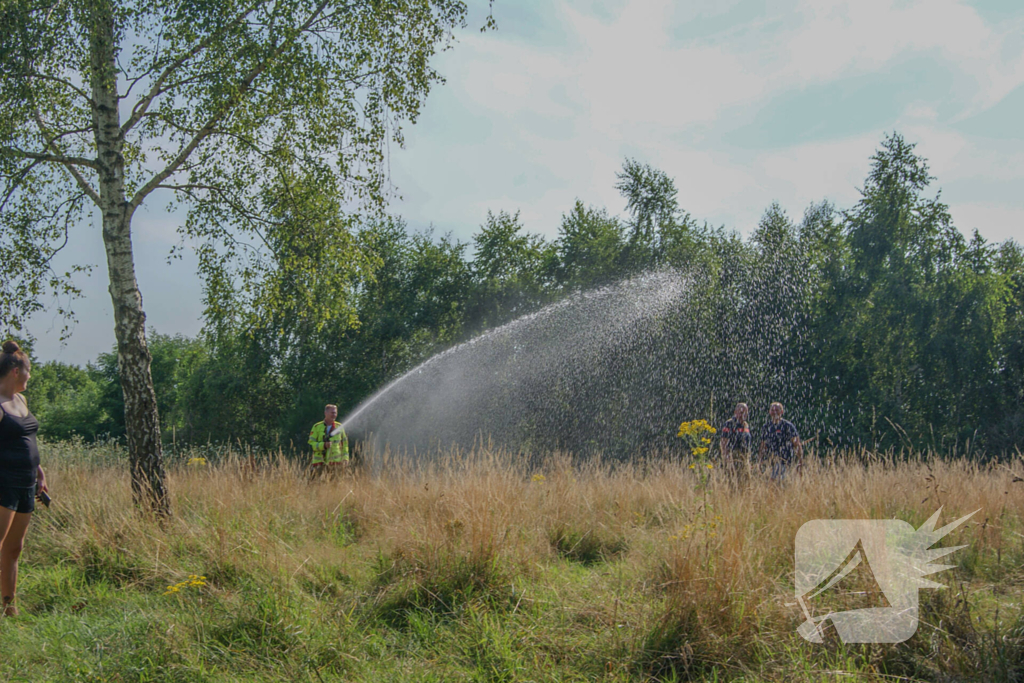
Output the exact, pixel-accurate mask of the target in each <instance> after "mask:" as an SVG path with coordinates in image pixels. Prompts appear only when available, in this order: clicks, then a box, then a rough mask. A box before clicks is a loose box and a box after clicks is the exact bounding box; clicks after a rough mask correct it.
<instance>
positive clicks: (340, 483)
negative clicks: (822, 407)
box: [0, 445, 1024, 683]
mask: <svg viewBox="0 0 1024 683" xmlns="http://www.w3.org/2000/svg"><path fill="white" fill-rule="evenodd" d="M45 457H46V462H45V464H46V465H47V466H48V469H47V471H48V476H49V478H50V486H51V489H52V494H53V497H54V504H53V507H51V508H50V509H49V510H45V509H44V510H40V511H39V512H37V514H36V515H35V518H34V520H33V523H32V527H31V528H30V530H29V536H28V539H27V542H26V549H25V553H24V555H23V559H22V564H21V575H20V582H19V591H18V604H19V606H20V608H21V615H20V616H18V617H16V618H10V619H5V620H2V621H0V653H2V654H0V680H4V681H8V680H17V681H182V682H184V681H252V680H260V681H310V682H314V683H318V682H321V681H323V682H326V681H341V680H345V681H349V680H351V681H388V680H402V681H406V682H412V681H455V680H466V681H584V680H605V681H645V680H665V681H671V680H710V681H785V682H786V683H795V682H798V681H825V680H828V681H831V680H844V681H845V680H862V681H895V680H927V681H1020V680H1024V618H1022V616H1021V614H1022V613H1021V587H1022V586H1024V572H1022V560H1024V536H1022V534H1024V523H1022V522H1024V520H1022V514H1024V483H1022V482H1021V478H1024V463H1022V462H1021V461H1020V459H1019V458H1018V459H1017V460H1012V461H1008V462H1004V463H1002V464H991V465H984V466H979V465H977V464H972V463H969V462H966V461H963V460H947V459H940V458H937V457H926V456H915V457H912V458H910V459H897V458H894V457H885V456H877V455H872V454H866V453H865V454H859V455H855V454H849V453H847V454H842V455H834V454H833V455H830V456H829V457H828V458H822V459H821V460H820V461H819V460H814V459H809V464H808V466H807V467H805V468H804V470H803V471H802V472H800V473H797V474H794V475H793V476H791V477H790V478H789V480H788V481H787V482H786V484H785V485H784V486H776V485H773V484H771V483H768V482H765V481H764V480H763V479H761V478H757V477H755V478H753V479H752V480H750V481H748V482H746V483H742V484H737V483H735V482H729V481H728V480H727V479H725V478H724V477H722V476H721V473H719V472H714V471H706V472H705V473H706V475H708V476H705V475H702V474H697V472H698V469H690V468H689V467H688V464H687V463H657V462H652V463H648V464H645V465H630V466H621V465H620V466H617V467H610V466H602V465H598V464H590V465H586V466H576V467H574V466H572V465H571V464H570V463H569V462H568V461H567V460H566V459H558V458H554V459H551V460H550V461H548V462H546V463H545V464H543V465H542V466H541V467H540V468H539V469H538V468H536V467H534V468H530V469H527V467H526V466H525V465H521V464H517V463H519V462H521V461H519V460H517V459H515V458H511V457H506V456H503V455H501V454H495V453H488V452H484V453H477V454H473V455H462V456H452V457H449V458H447V459H445V460H444V461H441V462H438V463H436V464H435V465H433V466H431V467H429V468H423V469H421V470H420V471H411V470H408V469H406V468H402V467H399V466H398V465H396V464H388V463H385V464H384V465H383V467H382V468H381V470H380V472H379V473H378V474H375V475H371V474H368V473H365V472H357V473H355V474H349V475H346V476H344V477H340V478H338V479H336V480H333V481H316V482H308V481H306V479H305V478H304V474H303V473H302V472H301V471H300V470H299V468H298V467H296V466H295V465H294V464H292V463H290V462H289V461H287V460H284V459H278V460H276V461H269V462H265V463H263V466H262V467H261V469H260V471H259V472H258V473H257V474H256V475H254V476H250V475H247V474H246V473H245V472H244V471H243V470H242V468H241V467H239V464H238V461H237V459H235V458H234V457H232V456H230V455H226V456H224V457H223V458H222V459H221V460H219V461H218V460H216V459H214V458H212V457H211V458H210V463H211V464H209V465H193V466H189V465H187V464H185V463H184V461H182V462H181V463H180V464H176V465H172V466H171V468H170V472H169V486H170V490H171V493H172V496H173V509H174V515H173V517H172V518H171V519H170V520H166V521H163V522H161V521H159V520H154V519H149V518H147V517H145V516H143V515H140V514H139V513H138V512H137V511H136V510H135V509H134V508H133V506H132V504H131V499H130V493H129V486H128V481H127V474H126V469H125V467H124V465H123V462H122V459H121V458H122V456H121V455H120V453H118V452H117V450H116V449H114V448H111V447H94V448H84V447H82V446H80V445H78V446H76V445H65V446H61V445H49V446H48V447H47V448H46V449H45ZM822 462H827V463H829V464H827V465H826V464H819V463H822ZM939 506H942V507H943V512H942V516H941V519H940V524H941V523H946V522H948V521H951V520H953V519H955V518H957V517H959V516H961V515H963V514H966V513H968V512H971V511H973V510H975V509H978V508H981V511H980V512H979V513H978V514H977V515H975V516H974V517H973V518H972V519H971V520H970V521H969V522H967V523H966V524H965V525H963V526H962V527H960V528H959V529H957V530H956V531H954V532H953V533H952V534H951V535H950V536H949V537H947V538H946V539H945V540H944V541H942V542H941V543H940V545H962V544H966V545H967V547H966V548H964V549H963V550H960V551H958V552H956V553H954V554H953V555H951V556H949V558H950V559H949V560H948V562H949V563H950V564H956V567H955V568H954V569H952V570H949V571H946V572H943V573H939V574H937V575H935V576H934V577H932V578H933V579H935V580H937V581H939V582H941V583H943V584H946V585H948V586H949V587H948V588H946V589H944V590H923V591H922V593H921V600H922V610H921V625H920V627H919V629H918V631H917V634H916V635H915V636H914V637H913V638H911V639H910V640H909V641H907V642H905V643H901V644H898V645H848V646H844V645H843V644H842V643H841V642H839V641H838V640H837V639H836V638H831V639H826V642H825V643H824V644H819V645H814V644H811V643H807V642H805V641H804V640H802V639H801V638H800V637H799V636H798V635H797V633H796V627H797V626H798V625H799V624H800V622H801V621H802V617H801V613H800V611H799V608H798V607H795V606H792V605H790V604H789V603H791V602H792V601H793V588H792V585H793V584H792V582H793V543H794V537H795V535H796V532H797V530H798V529H799V527H800V526H801V525H802V524H803V523H804V522H806V521H808V520H811V519H816V518H893V517H895V518H899V519H903V520H906V521H908V522H910V523H912V524H913V525H914V526H915V527H917V526H919V525H920V524H922V523H923V522H924V521H925V520H926V519H927V518H928V517H929V516H931V514H932V513H933V512H934V511H935V510H936V509H937V508H938V507H939ZM170 586H174V588H171V589H169V587H170Z"/></svg>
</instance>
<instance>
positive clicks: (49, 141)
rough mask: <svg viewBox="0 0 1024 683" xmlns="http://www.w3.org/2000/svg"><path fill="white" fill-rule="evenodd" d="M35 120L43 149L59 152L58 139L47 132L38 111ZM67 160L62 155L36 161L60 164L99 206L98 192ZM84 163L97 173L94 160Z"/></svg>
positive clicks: (96, 165) (87, 160) (97, 166)
mask: <svg viewBox="0 0 1024 683" xmlns="http://www.w3.org/2000/svg"><path fill="white" fill-rule="evenodd" d="M35 120H36V126H38V127H39V133H40V134H41V135H42V136H43V140H44V141H45V143H46V144H45V146H44V147H43V149H50V148H51V147H52V148H53V149H55V150H56V151H57V152H60V148H59V147H57V143H56V140H57V139H58V138H57V137H54V136H52V135H50V134H49V133H48V132H47V130H46V125H45V124H44V123H43V116H42V114H40V113H39V110H38V109H37V110H36V111H35ZM68 158H69V157H65V156H64V155H59V156H57V157H56V158H55V159H38V161H54V162H56V163H59V164H62V165H63V166H64V168H66V169H67V170H68V173H70V174H71V177H72V178H74V179H75V182H76V183H78V186H79V187H80V188H82V192H85V193H86V194H87V195H89V199H91V200H92V201H93V202H94V203H95V204H96V206H99V205H100V194H99V192H97V191H96V190H94V189H93V187H92V185H90V184H89V181H88V180H86V179H85V176H83V175H82V173H81V171H79V170H78V169H77V168H75V164H74V163H71V162H70V161H65V159H68ZM75 158H76V157H70V159H75ZM84 161H86V162H90V163H86V164H85V165H86V166H89V167H91V168H93V169H94V170H96V171H97V172H98V171H99V163H98V162H97V161H96V160H95V159H85V160H84Z"/></svg>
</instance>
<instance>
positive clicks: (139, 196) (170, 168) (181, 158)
mask: <svg viewBox="0 0 1024 683" xmlns="http://www.w3.org/2000/svg"><path fill="white" fill-rule="evenodd" d="M328 2H329V0H321V2H320V4H319V5H318V6H317V8H316V9H315V10H313V13H312V14H310V15H309V18H308V19H307V20H306V23H304V24H303V25H302V26H301V27H299V29H298V30H297V31H296V32H295V37H297V36H299V35H301V34H302V33H303V32H305V31H306V29H308V28H309V27H310V25H312V24H313V22H314V21H316V18H317V17H318V16H319V15H320V13H321V12H323V11H324V8H325V7H327V5H328ZM295 37H292V38H290V39H288V40H286V41H284V42H283V43H282V44H281V45H280V46H278V47H277V48H276V49H275V50H274V51H272V52H271V53H270V54H269V55H267V57H266V59H264V60H263V61H262V62H260V63H259V64H257V65H256V66H255V67H254V68H253V69H252V70H251V71H250V72H249V73H248V74H246V75H245V78H243V79H242V81H241V82H240V83H239V84H238V88H237V90H236V91H235V92H234V93H233V94H232V95H231V97H229V98H228V100H227V102H225V103H224V106H222V107H221V109H220V110H219V111H218V112H216V113H215V114H213V115H212V116H211V117H210V118H209V120H207V122H206V123H205V124H204V125H203V127H202V128H200V129H199V132H197V133H196V134H195V136H194V137H193V138H192V139H191V140H190V141H189V142H188V144H187V145H185V147H184V148H183V149H182V150H181V151H180V152H179V153H178V155H177V156H176V157H174V159H173V160H172V161H171V163H170V164H168V165H167V166H166V167H165V168H164V170H162V171H160V172H159V173H157V174H156V175H155V176H153V178H151V179H150V181H149V182H148V183H146V184H145V185H144V186H142V188H141V189H140V190H139V191H138V192H136V193H135V196H134V197H133V198H132V201H131V202H130V204H129V211H134V210H135V209H137V208H138V207H139V205H140V204H142V200H144V199H145V198H146V196H147V195H148V194H149V193H150V192H152V191H153V190H155V189H156V188H157V187H158V186H159V185H160V184H161V183H163V181H165V180H167V178H169V177H170V176H172V175H174V173H175V172H176V171H177V170H178V168H179V167H180V166H181V165H182V164H183V163H184V162H185V160H186V159H188V157H189V156H190V155H191V154H192V152H194V151H195V149H196V147H198V146H199V144H200V143H201V142H202V141H203V140H205V139H206V138H207V137H208V136H210V135H211V134H212V133H213V132H214V127H215V126H216V125H217V123H218V122H219V121H220V120H221V119H222V118H224V117H225V116H227V114H229V113H230V112H231V110H232V109H234V107H235V105H236V104H237V103H238V102H239V100H241V99H242V95H244V94H245V93H246V92H248V90H249V88H250V87H251V86H252V83H253V81H255V80H256V78H257V77H258V76H259V75H260V74H262V73H263V72H264V71H266V69H267V67H268V66H270V63H271V62H272V61H273V60H274V59H275V58H276V57H277V56H278V55H279V54H281V53H282V52H284V50H285V48H286V47H287V46H288V45H290V44H291V43H292V42H293V41H294V40H295Z"/></svg>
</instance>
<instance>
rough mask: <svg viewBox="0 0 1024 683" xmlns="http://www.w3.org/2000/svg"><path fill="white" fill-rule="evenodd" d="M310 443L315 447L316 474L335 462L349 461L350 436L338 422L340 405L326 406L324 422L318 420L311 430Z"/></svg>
mask: <svg viewBox="0 0 1024 683" xmlns="http://www.w3.org/2000/svg"><path fill="white" fill-rule="evenodd" d="M309 445H310V446H311V447H312V448H313V474H314V476H315V475H317V474H320V473H322V472H324V471H326V469H327V468H329V467H331V466H332V465H335V464H341V463H348V437H346V436H345V428H344V427H342V426H341V423H340V422H338V406H336V405H333V404H328V405H327V406H326V407H325V408H324V419H323V422H317V423H316V424H315V425H313V429H311V430H310V432H309Z"/></svg>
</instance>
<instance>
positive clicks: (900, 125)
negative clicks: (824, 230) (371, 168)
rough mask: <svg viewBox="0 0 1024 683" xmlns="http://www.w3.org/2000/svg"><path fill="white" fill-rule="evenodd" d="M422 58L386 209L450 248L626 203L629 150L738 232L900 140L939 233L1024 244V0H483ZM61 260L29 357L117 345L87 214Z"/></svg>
mask: <svg viewBox="0 0 1024 683" xmlns="http://www.w3.org/2000/svg"><path fill="white" fill-rule="evenodd" d="M469 4H470V14H469V25H468V27H467V29H465V30H463V31H460V32H459V33H458V34H457V43H456V44H455V45H454V46H453V48H452V49H451V50H449V51H447V52H444V53H443V54H441V55H440V56H439V57H438V58H437V59H436V61H435V65H436V67H437V68H438V70H439V71H440V72H441V73H442V74H443V75H444V76H445V78H446V80H447V82H446V83H445V84H444V85H438V86H435V88H434V90H433V91H432V92H431V94H430V96H429V98H428V99H427V101H426V104H425V107H424V110H423V112H422V114H421V115H420V118H419V119H418V121H417V122H416V124H415V125H411V126H406V128H405V136H406V144H405V147H404V149H400V148H396V147H395V146H392V147H391V148H390V151H389V155H388V164H389V168H390V178H391V183H392V185H393V186H394V196H393V198H392V201H391V204H390V207H389V210H390V212H391V213H392V214H395V215H400V216H402V217H403V218H404V219H405V220H406V221H407V223H408V224H409V226H410V227H411V228H413V229H416V230H421V229H427V228H428V227H431V226H432V227H433V228H434V229H435V230H436V231H438V232H442V233H444V232H450V233H451V234H452V235H453V236H454V237H456V238H458V239H461V240H463V241H469V240H470V239H471V237H472V235H473V234H474V232H476V231H477V229H478V228H479V226H480V225H481V223H483V221H484V220H485V218H486V215H487V212H488V211H489V210H490V211H494V212H497V211H501V210H504V211H509V212H515V211H519V212H520V218H521V221H522V223H523V224H524V226H525V228H526V230H528V231H529V232H532V233H539V234H541V235H544V236H545V237H547V238H549V239H551V238H554V237H555V236H556V235H557V232H558V226H559V224H560V221H561V218H562V215H563V214H565V213H567V212H568V211H569V210H570V209H571V207H572V206H573V204H574V202H575V201H576V200H577V199H580V200H582V201H583V202H584V203H586V204H590V205H594V206H599V207H605V208H607V209H608V211H609V212H610V213H611V214H613V215H622V214H624V212H625V201H624V200H623V199H622V197H621V196H619V195H618V193H617V192H616V190H615V188H614V185H615V173H616V172H617V171H618V170H620V169H621V168H622V164H623V161H624V160H625V159H626V158H634V159H636V160H638V161H640V162H643V163H649V164H651V165H653V166H655V167H657V168H659V169H661V170H663V171H665V172H666V173H667V174H668V175H669V176H671V177H673V178H674V179H675V182H676V187H677V188H678V190H679V195H678V199H679V204H680V206H681V207H682V208H683V209H684V210H686V211H688V212H689V213H690V214H691V215H692V216H693V217H694V218H695V219H697V220H698V221H702V222H703V221H707V222H709V223H710V224H712V225H715V226H719V225H722V226H725V227H726V228H727V229H730V230H735V231H737V232H739V233H740V234H743V235H748V234H749V233H750V232H751V231H752V229H753V228H754V227H755V226H756V225H757V221H758V219H759V218H760V216H761V215H762V214H763V213H764V211H765V209H767V208H768V206H770V205H771V204H772V203H773V202H778V203H779V204H780V205H781V206H782V207H783V209H785V210H786V211H787V213H788V214H789V215H790V216H791V217H792V218H793V219H794V220H799V219H800V217H801V216H802V214H803V211H804V209H805V208H806V207H807V206H808V205H809V204H810V203H812V202H818V201H821V200H823V199H828V200H830V201H832V202H833V203H834V204H835V205H836V206H837V207H839V208H841V209H842V208H848V207H850V206H852V205H853V204H854V203H855V202H856V201H857V199H858V198H859V194H858V188H859V187H861V186H862V184H863V181H864V178H865V176H866V175H867V172H868V170H869V166H870V157H871V155H872V154H873V153H874V151H875V150H876V149H877V148H878V147H879V145H880V143H881V141H882V139H883V137H884V136H885V135H886V134H887V133H892V132H893V131H897V132H899V133H900V134H902V135H903V136H904V137H905V138H906V139H907V140H908V141H909V142H912V143H915V144H916V145H917V149H916V151H917V152H918V153H919V154H920V155H922V156H924V157H925V158H927V159H928V161H929V164H930V167H931V172H932V175H934V176H935V177H936V180H935V181H933V184H932V190H934V191H939V190H941V198H942V200H943V201H944V202H945V203H947V204H948V205H949V207H950V212H951V214H952V217H953V222H954V224H955V225H956V226H957V227H958V228H959V229H960V230H961V232H964V233H965V234H968V235H969V234H970V233H971V232H972V231H973V230H975V229H977V230H978V231H979V232H980V233H981V235H982V236H983V237H985V238H986V239H987V240H989V241H993V242H999V241H1003V240H1005V239H1008V238H1015V239H1017V240H1018V241H1022V240H1024V191H1022V188H1024V127H1022V125H1021V120H1024V3H1022V2H1020V0H987V1H982V0H978V1H974V2H971V1H967V0H923V1H913V0H853V1H850V2H846V1H835V2H829V1H827V0H806V1H805V0H789V1H785V0H784V1H779V2H771V3H768V2H765V1H763V0H762V1H754V0H710V1H706V2H705V1H689V2H676V1H672V0H496V2H495V5H494V16H495V18H496V20H497V22H498V30H497V31H488V32H485V33H480V32H479V31H478V30H477V29H478V28H479V27H480V26H481V25H482V24H483V20H484V17H485V15H486V10H487V3H486V2H485V0H470V1H469ZM166 200H167V198H166V197H159V196H157V195H154V197H151V198H150V200H149V201H148V202H147V205H146V206H145V207H144V209H143V211H142V213H141V214H139V215H137V217H136V219H135V223H134V225H135V255H136V264H137V269H138V279H139V285H140V288H141V290H142V294H143V301H144V306H145V310H146V312H147V316H148V318H147V319H148V323H149V325H151V326H152V327H153V328H155V329H156V330H157V331H158V332H160V333H163V334H179V333H180V334H185V335H188V336H193V335H195V334H197V333H198V332H199V330H200V329H201V326H202V321H201V319H200V316H201V311H202V303H201V287H200V285H199V282H198V280H197V278H196V275H195V258H194V257H193V256H192V255H191V254H190V253H187V252H186V254H185V255H184V257H183V258H181V259H180V260H175V261H173V262H171V263H168V262H167V256H168V253H169V251H170V249H171V248H172V247H173V246H174V245H176V244H178V243H179V241H180V240H179V238H178V236H177V233H176V228H177V226H178V225H180V224H181V223H182V222H183V220H184V217H183V215H182V214H180V213H177V214H168V213H166V212H165V211H164V208H165V205H166V203H167V202H166ZM61 258H62V259H63V260H62V261H61V263H59V264H58V265H62V266H66V265H67V264H70V263H71V262H76V263H90V264H94V265H95V266H96V267H95V268H94V270H93V271H92V274H91V276H90V277H88V278H78V280H77V282H78V284H79V286H81V288H82V290H83V293H84V298H83V299H80V300H79V301H77V302H76V304H75V310H76V312H77V313H78V322H77V324H76V325H75V326H74V328H73V331H72V334H71V337H70V339H69V340H68V341H67V342H66V343H65V344H63V345H62V344H61V343H60V341H59V332H60V329H61V326H62V322H61V321H60V320H59V319H56V318H55V317H54V316H53V315H52V313H46V314H40V315H37V316H35V317H34V318H33V319H32V320H31V321H30V327H29V331H30V332H31V333H32V334H33V335H34V336H35V337H36V340H37V341H36V344H35V352H36V353H35V355H36V357H37V358H38V359H40V360H60V361H62V362H67V363H75V364H79V365H84V364H85V363H86V362H87V361H91V360H94V359H95V358H96V356H97V355H98V354H99V353H101V352H104V351H108V350H110V349H111V348H112V346H113V344H114V333H113V314H112V313H111V310H110V307H111V304H110V298H109V295H108V294H107V291H106V267H105V263H104V256H103V249H102V243H101V238H100V231H99V227H98V226H97V225H86V226H82V227H81V229H80V230H79V231H78V232H76V233H75V235H74V237H73V239H72V241H71V244H70V248H69V249H68V250H67V251H66V253H65V254H62V256H61Z"/></svg>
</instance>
